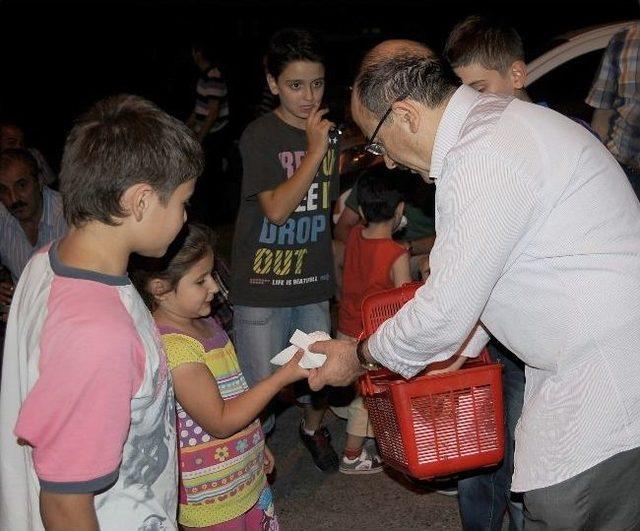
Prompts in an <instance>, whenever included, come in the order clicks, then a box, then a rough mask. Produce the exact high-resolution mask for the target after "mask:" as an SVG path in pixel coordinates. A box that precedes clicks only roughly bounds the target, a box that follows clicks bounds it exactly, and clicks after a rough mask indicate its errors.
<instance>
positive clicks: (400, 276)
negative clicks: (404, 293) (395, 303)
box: [391, 253, 411, 288]
mask: <svg viewBox="0 0 640 531" xmlns="http://www.w3.org/2000/svg"><path fill="white" fill-rule="evenodd" d="M391 280H392V281H393V285H394V286H395V287H396V288H399V287H400V286H402V285H403V284H406V283H407V282H411V266H410V265H409V253H402V254H401V255H400V256H399V257H398V258H396V261H395V262H393V265H392V266H391Z"/></svg>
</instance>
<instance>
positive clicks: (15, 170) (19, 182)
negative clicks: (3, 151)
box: [0, 161, 42, 222]
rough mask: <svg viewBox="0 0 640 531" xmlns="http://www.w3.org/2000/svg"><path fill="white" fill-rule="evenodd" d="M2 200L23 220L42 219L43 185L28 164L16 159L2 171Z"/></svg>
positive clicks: (16, 216) (13, 214) (0, 173)
mask: <svg viewBox="0 0 640 531" xmlns="http://www.w3.org/2000/svg"><path fill="white" fill-rule="evenodd" d="M0 201H2V204H3V205H4V206H5V207H6V208H7V210H8V211H9V212H10V213H11V215H12V216H14V217H15V218H17V219H18V220H19V221H21V222H23V221H35V222H38V221H39V220H40V216H41V214H42V186H41V184H40V181H39V180H38V176H37V175H33V174H32V171H31V168H30V167H29V166H28V165H27V164H25V163H24V162H22V161H15V162H14V163H13V164H11V165H9V166H8V167H6V168H5V169H4V170H2V171H0Z"/></svg>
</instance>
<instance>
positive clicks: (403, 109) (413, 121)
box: [391, 100, 420, 134]
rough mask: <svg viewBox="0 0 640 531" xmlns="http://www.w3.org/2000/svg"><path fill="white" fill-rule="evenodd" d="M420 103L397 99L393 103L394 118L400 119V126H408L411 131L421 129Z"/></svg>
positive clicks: (414, 131) (415, 131)
mask: <svg viewBox="0 0 640 531" xmlns="http://www.w3.org/2000/svg"><path fill="white" fill-rule="evenodd" d="M418 105H419V104H418V103H417V102H415V101H412V100H408V101H407V100H402V101H396V102H395V103H393V104H392V105H391V112H392V114H393V119H394V120H400V126H401V127H402V126H404V127H407V128H408V129H409V131H411V133H414V134H415V133H417V132H418V130H419V129H420V109H419V108H418Z"/></svg>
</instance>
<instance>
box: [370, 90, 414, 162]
mask: <svg viewBox="0 0 640 531" xmlns="http://www.w3.org/2000/svg"><path fill="white" fill-rule="evenodd" d="M409 94H411V91H409V92H407V93H406V94H403V95H402V96H400V97H399V98H398V99H396V100H395V101H394V102H393V103H392V104H391V105H389V108H388V109H387V111H386V112H385V113H384V114H383V115H382V118H380V121H379V122H378V125H377V126H376V128H375V129H374V130H373V134H372V135H371V140H369V142H367V144H366V145H365V146H364V149H365V151H368V152H369V153H371V154H372V155H376V156H377V157H383V156H384V155H386V153H387V150H386V149H385V147H384V146H383V145H382V144H380V142H376V141H375V139H376V136H377V135H378V132H379V131H380V128H381V127H382V124H383V123H384V121H385V120H386V119H387V118H388V116H389V114H391V110H392V109H393V104H394V103H398V102H399V101H402V100H404V99H406V98H408V97H409Z"/></svg>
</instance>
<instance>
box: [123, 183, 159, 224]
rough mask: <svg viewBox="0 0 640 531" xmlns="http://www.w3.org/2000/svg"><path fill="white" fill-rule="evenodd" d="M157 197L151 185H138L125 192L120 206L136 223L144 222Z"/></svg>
mask: <svg viewBox="0 0 640 531" xmlns="http://www.w3.org/2000/svg"><path fill="white" fill-rule="evenodd" d="M155 195H156V191H155V190H154V189H153V187H152V186H151V185H150V184H147V183H137V184H134V185H133V186H130V187H129V188H127V189H126V190H125V191H124V193H123V194H122V197H121V198H120V205H121V206H122V209H123V210H124V211H125V212H126V213H128V214H129V215H132V216H133V218H134V219H135V220H136V221H142V218H143V217H144V215H145V214H146V213H147V212H148V210H149V207H150V206H151V202H152V201H153V200H154V199H155Z"/></svg>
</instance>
